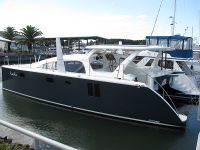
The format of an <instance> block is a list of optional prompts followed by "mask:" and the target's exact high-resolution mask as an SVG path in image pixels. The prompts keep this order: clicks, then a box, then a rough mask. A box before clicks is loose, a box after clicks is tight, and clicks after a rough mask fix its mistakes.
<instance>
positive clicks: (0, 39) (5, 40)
mask: <svg viewBox="0 0 200 150" xmlns="http://www.w3.org/2000/svg"><path fill="white" fill-rule="evenodd" d="M0 41H2V42H12V41H11V40H8V39H5V38H3V37H0Z"/></svg>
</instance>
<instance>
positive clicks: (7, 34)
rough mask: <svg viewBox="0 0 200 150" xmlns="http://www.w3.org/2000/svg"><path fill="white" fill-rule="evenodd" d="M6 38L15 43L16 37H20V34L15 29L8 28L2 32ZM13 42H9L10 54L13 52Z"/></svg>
mask: <svg viewBox="0 0 200 150" xmlns="http://www.w3.org/2000/svg"><path fill="white" fill-rule="evenodd" d="M0 33H1V34H2V35H3V37H4V38H6V39H8V40H11V41H13V40H14V37H15V36H17V35H18V32H17V31H16V30H15V28H14V27H9V26H8V27H6V28H5V29H4V31H0ZM10 45H11V42H8V52H9V51H11V48H10Z"/></svg>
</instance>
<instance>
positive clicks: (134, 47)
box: [86, 45, 175, 51]
mask: <svg viewBox="0 0 200 150" xmlns="http://www.w3.org/2000/svg"><path fill="white" fill-rule="evenodd" d="M86 48H87V49H99V50H101V49H102V50H117V49H121V50H124V51H143V50H151V51H173V50H175V49H174V48H170V47H164V46H158V45H155V46H147V45H92V46H86Z"/></svg>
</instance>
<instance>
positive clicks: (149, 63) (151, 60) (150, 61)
mask: <svg viewBox="0 0 200 150" xmlns="http://www.w3.org/2000/svg"><path fill="white" fill-rule="evenodd" d="M152 63H153V59H150V60H149V61H148V63H147V64H146V65H145V66H151V64H152Z"/></svg>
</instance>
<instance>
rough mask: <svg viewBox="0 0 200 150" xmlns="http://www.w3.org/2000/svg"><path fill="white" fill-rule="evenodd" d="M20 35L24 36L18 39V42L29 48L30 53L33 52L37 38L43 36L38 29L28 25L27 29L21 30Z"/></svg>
mask: <svg viewBox="0 0 200 150" xmlns="http://www.w3.org/2000/svg"><path fill="white" fill-rule="evenodd" d="M20 30H21V32H20V34H21V35H22V38H21V39H18V42H19V43H21V44H25V45H27V46H28V50H29V52H31V50H32V45H33V44H34V43H35V42H36V37H38V36H41V35H42V34H43V33H42V32H41V31H39V29H37V28H36V27H32V26H31V25H27V26H26V27H25V28H22V29H20Z"/></svg>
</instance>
